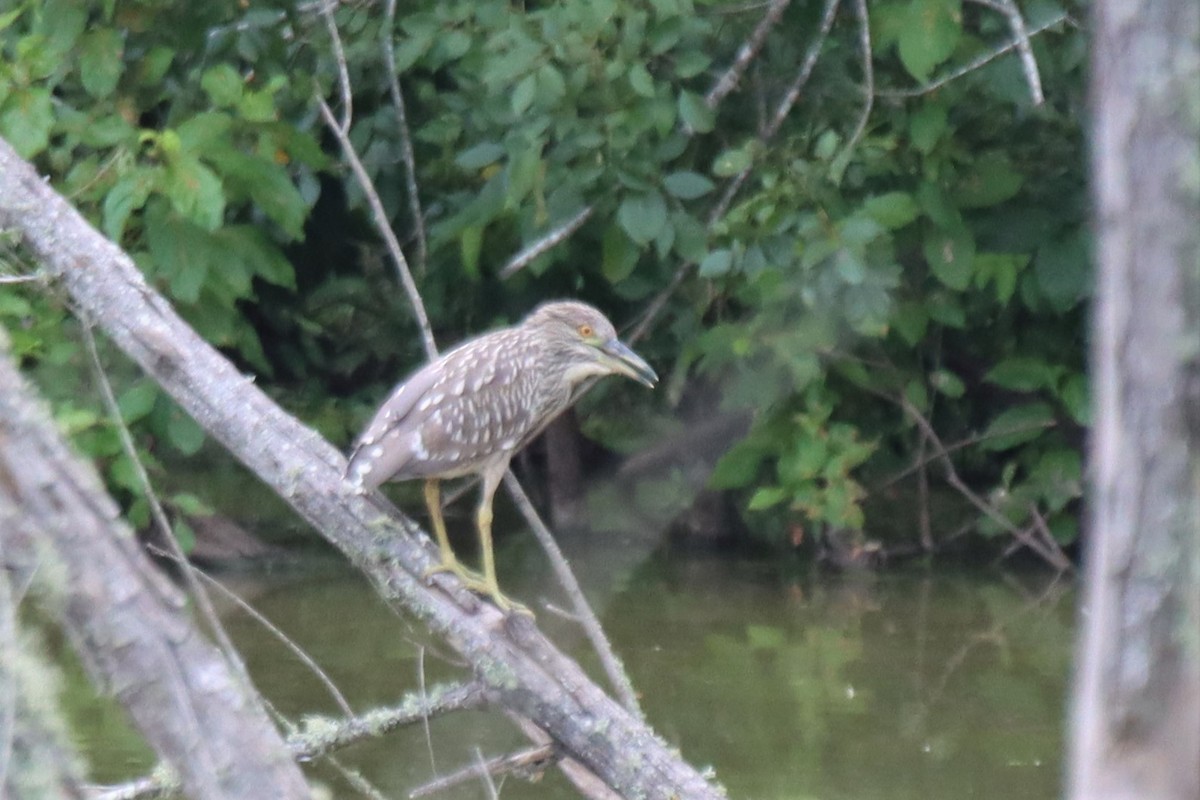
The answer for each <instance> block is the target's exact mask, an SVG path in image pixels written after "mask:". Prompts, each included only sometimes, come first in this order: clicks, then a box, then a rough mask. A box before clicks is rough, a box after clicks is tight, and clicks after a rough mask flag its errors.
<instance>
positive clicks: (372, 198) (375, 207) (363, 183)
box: [316, 97, 437, 361]
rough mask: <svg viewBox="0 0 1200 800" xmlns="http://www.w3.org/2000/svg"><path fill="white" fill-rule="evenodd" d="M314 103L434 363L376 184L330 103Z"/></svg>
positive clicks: (428, 332)
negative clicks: (367, 208)
mask: <svg viewBox="0 0 1200 800" xmlns="http://www.w3.org/2000/svg"><path fill="white" fill-rule="evenodd" d="M316 101H317V106H318V108H319V109H320V111H321V116H322V118H324V120H325V124H326V125H327V126H329V129H330V130H331V131H333V135H334V136H336V137H337V140H338V144H340V145H341V147H342V154H343V155H344V156H345V157H346V162H347V163H348V164H349V165H350V170H351V171H352V172H353V173H354V177H355V179H356V180H357V181H358V185H359V188H361V189H362V191H363V195H364V196H365V197H366V198H367V204H368V205H369V206H370V207H371V217H372V219H373V220H374V221H375V227H376V229H378V231H379V234H380V236H382V237H383V241H384V244H385V245H386V246H387V249H388V253H389V254H390V255H391V257H392V262H393V263H394V264H395V265H396V272H397V274H398V275H399V276H400V285H401V286H403V287H404V292H405V294H407V295H408V302H409V304H410V305H411V306H412V309H413V316H415V317H416V320H417V326H418V327H419V328H420V329H421V338H422V341H423V342H424V344H425V356H426V357H427V358H428V359H429V360H430V361H433V360H434V359H435V358H437V343H436V342H434V339H433V330H432V329H431V328H430V327H429V317H428V316H427V315H426V314H425V303H424V301H422V300H421V293H420V292H419V291H417V284H416V282H415V281H414V280H413V276H412V271H411V270H410V269H409V268H408V261H407V260H406V259H405V258H404V251H402V250H401V249H400V242H399V240H398V239H396V234H395V232H394V231H393V230H392V226H391V225H390V224H389V223H388V217H387V211H385V210H384V208H383V201H382V200H381V199H380V198H379V192H377V191H376V190H375V184H374V183H372V182H371V176H370V175H368V174H367V170H366V168H365V167H363V164H362V161H361V160H360V159H359V157H358V152H357V151H356V150H355V149H354V143H353V142H351V141H350V136H349V134H348V133H347V132H346V131H344V130H342V128H340V127H339V126H338V122H337V119H336V118H335V117H334V116H333V111H332V110H331V109H330V108H329V104H328V103H326V102H325V99H324V98H323V97H317V98H316Z"/></svg>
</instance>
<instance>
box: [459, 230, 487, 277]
mask: <svg viewBox="0 0 1200 800" xmlns="http://www.w3.org/2000/svg"><path fill="white" fill-rule="evenodd" d="M458 245H459V253H460V254H461V256H462V264H463V269H465V270H466V271H467V274H468V275H471V276H478V275H479V254H480V253H481V252H482V251H483V226H482V225H469V226H467V227H466V228H463V230H462V233H460V234H459V237H458Z"/></svg>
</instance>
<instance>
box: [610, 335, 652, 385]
mask: <svg viewBox="0 0 1200 800" xmlns="http://www.w3.org/2000/svg"><path fill="white" fill-rule="evenodd" d="M599 350H600V354H601V359H602V360H603V361H604V363H605V364H607V365H608V366H610V367H612V369H613V371H614V372H618V373H620V374H622V375H624V376H626V377H629V378H633V379H634V380H635V381H637V382H638V383H640V384H642V385H643V386H649V387H650V388H654V384H656V383H658V375H656V374H655V373H654V370H653V369H651V368H650V365H649V364H647V363H646V362H645V360H644V359H643V358H642V357H641V356H639V355H638V354H637V353H635V352H633V351H632V350H630V349H629V347H628V346H627V345H626V344H625V343H624V342H622V341H621V340H619V339H609V340H608V341H607V342H605V343H604V344H602V345H601V346H600V347H599Z"/></svg>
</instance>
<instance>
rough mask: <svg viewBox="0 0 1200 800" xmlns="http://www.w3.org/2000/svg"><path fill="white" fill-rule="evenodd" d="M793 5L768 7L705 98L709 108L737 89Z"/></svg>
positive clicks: (776, 1)
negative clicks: (773, 29)
mask: <svg viewBox="0 0 1200 800" xmlns="http://www.w3.org/2000/svg"><path fill="white" fill-rule="evenodd" d="M791 4H792V0H771V3H770V4H769V5H768V6H767V12H766V13H765V14H763V17H762V19H760V20H759V21H758V24H757V25H755V26H754V30H753V31H751V33H750V36H749V37H747V39H746V41H744V42H742V46H741V47H739V48H738V51H737V56H736V57H735V58H734V59H733V63H732V64H730V65H729V69H727V70H725V72H724V73H723V74H722V75H721V77H720V78H719V79H718V80H717V82H716V83H715V84H713V87H712V88H711V89H709V90H708V94H706V95H705V96H704V102H705V104H706V105H707V106H708V107H709V108H712V109H715V108H716V107H717V106H718V105H720V103H721V101H722V100H723V99H725V95H727V94H729V93H730V92H732V91H733V90H734V89H735V88H737V85H738V83H739V82H741V79H742V75H743V74H744V73H745V72H746V68H747V67H749V66H750V62H751V61H753V60H754V59H755V57H757V56H758V53H759V51H761V50H762V46H763V43H764V42H765V41H766V40H767V34H768V33H770V32H771V28H773V27H775V26H776V25H777V24H778V23H779V18H780V17H782V16H783V12H784V11H786V10H787V7H788V6H789V5H791Z"/></svg>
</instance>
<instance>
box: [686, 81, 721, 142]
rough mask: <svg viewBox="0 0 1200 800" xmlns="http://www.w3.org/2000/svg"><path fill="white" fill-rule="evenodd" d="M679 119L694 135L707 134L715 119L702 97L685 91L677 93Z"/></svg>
mask: <svg viewBox="0 0 1200 800" xmlns="http://www.w3.org/2000/svg"><path fill="white" fill-rule="evenodd" d="M679 118H680V119H682V120H683V124H684V125H686V126H687V127H689V128H690V129H692V130H693V131H695V132H696V133H708V132H709V131H711V130H712V129H713V126H714V125H715V124H716V119H717V117H716V114H714V113H713V110H712V109H711V108H709V107H708V104H707V103H705V102H704V98H703V97H701V96H700V95H698V94H696V93H695V92H689V91H688V90H686V89H684V90H683V91H681V92H680V93H679Z"/></svg>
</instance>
